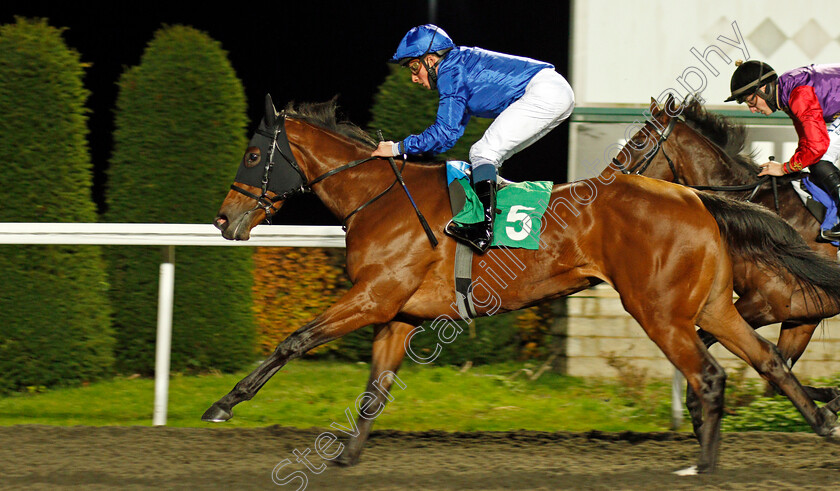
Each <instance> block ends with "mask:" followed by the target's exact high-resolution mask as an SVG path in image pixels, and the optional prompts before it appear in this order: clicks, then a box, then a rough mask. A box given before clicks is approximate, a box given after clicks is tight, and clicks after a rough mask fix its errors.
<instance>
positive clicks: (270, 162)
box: [230, 113, 438, 247]
mask: <svg viewBox="0 0 840 491" xmlns="http://www.w3.org/2000/svg"><path fill="white" fill-rule="evenodd" d="M280 118H281V120H280V122H279V124H277V125H275V128H274V130H273V131H272V132H267V131H264V130H262V129H257V133H258V134H260V135H262V136H264V137H266V138H269V139H270V140H271V150H270V152H269V155H268V159H267V160H266V163H265V167H264V169H263V174H262V178H261V183H260V184H261V194H260V195H259V196H258V195H256V194H254V193H252V192H250V191H248V190H246V189H243V188H241V187H239V186H237V185H236V184H232V185H231V186H230V188H231V189H232V190H234V191H236V192H238V193H240V194H243V195H245V196H248V197H249V198H252V199H254V200H256V202H257V204H256V206H254V208H253V209H252V210H251V211H252V212H253V211H256V210H259V209H260V208H262V209H263V210H264V211H265V220H266V223H268V224H271V218H272V217H273V216H274V214H276V213H277V211H278V210H276V209H275V208H274V205H275V204H276V203H277V202H279V201H283V200H285V199H288V198H289V197H291V196H294V195H296V194H301V193H310V192H312V186H314V185H315V184H318V183H319V182H321V181H323V180H325V179H327V178H329V177H332V176H334V175H336V174H338V173H340V172H343V171H346V170H348V169H352V168H354V167H356V166H359V165H362V164H364V163H366V162H370V161H371V160H379V157H368V158H365V159H361V160H354V161H352V162H349V163H347V164H344V165H342V166H340V167H336V168H335V169H332V170H330V171H327V172H325V173H324V174H321V175H320V176H318V177H316V178H315V179H313V180H311V181H309V180H308V179H307V178H306V174H304V172H303V170H302V169H301V168H300V166H299V165H298V164H297V162H296V161H295V158H294V155H292V152H291V147H290V144H289V139H288V137H287V136H286V132H285V131H284V130H285V114H284V113H280ZM281 136H282V139H281V138H280V137H281ZM283 148H286V149H288V155H286V153H287V152H284V151H283ZM275 152H276V153H277V154H279V155H280V156H281V157H283V160H284V161H285V163H286V164H288V165H289V166H290V167H291V168H292V169H293V170H294V171H295V172H296V173H297V174H298V176H300V180H301V182H302V183H303V184H302V185H300V186H299V187H294V188H292V189H289V190H288V191H285V192H282V193H275V196H274V197H269V196H268V191H272V190H270V189H269V180H270V176H271V172H272V169H274V166H275V162H274V155H275ZM389 161H390V164H391V168H392V169H393V171H394V174H395V175H396V179H394V182H392V183H391V184H390V185H389V186H388V187H387V188H385V190H384V191H382V192H381V193H379V194H377V195H376V196H374V197H373V198H371V199H369V200H368V201H366V202H365V203H363V204H362V205H360V206H358V207H357V208H356V209H355V210H353V211H351V212H350V213H349V214H348V215H347V216H346V217H344V219H343V220H342V221H341V229H342V230H344V231H347V222H348V221H349V220H350V218H351V217H352V216H353V215H355V214H356V213H358V212H360V211H362V210H363V209H365V208H366V207H367V206H368V205H370V204H372V203H373V202H375V201H376V200H378V199H379V198H381V197H383V196H385V194H387V193H388V192H389V191H390V190H391V189H392V188H393V187H394V186H395V185H396V184H397V183H400V184H402V187H403V189H404V190H405V193H406V195H407V196H408V199H409V200H410V201H411V205H412V206H413V207H414V211H415V212H416V213H417V217H418V218H419V219H420V223H421V225H422V226H423V229H424V230H425V231H426V235H427V236H428V238H429V242H431V244H432V247H436V246H437V244H438V241H437V239H436V238H435V236H434V234H433V233H432V231H431V229H430V228H429V224H428V223H427V222H426V219H425V217H423V214H422V213H420V210H419V209H418V208H417V205H416V204H415V203H414V199H413V198H412V197H411V194H410V193H409V192H408V188H407V187H406V185H405V182H404V181H403V179H402V174H401V172H402V171H403V170H405V164H406V162H405V160H403V163H402V167H401V168H400V169H398V168H397V165H396V163H395V162H394V159H393V158H390V159H389ZM272 192H274V191H272Z"/></svg>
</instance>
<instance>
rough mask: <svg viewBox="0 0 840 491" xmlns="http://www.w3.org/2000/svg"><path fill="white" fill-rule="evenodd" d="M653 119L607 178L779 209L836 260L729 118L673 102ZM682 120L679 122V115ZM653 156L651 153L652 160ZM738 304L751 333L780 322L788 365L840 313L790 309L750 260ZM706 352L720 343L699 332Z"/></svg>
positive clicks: (782, 291) (654, 110) (830, 393)
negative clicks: (638, 179)
mask: <svg viewBox="0 0 840 491" xmlns="http://www.w3.org/2000/svg"><path fill="white" fill-rule="evenodd" d="M650 111H651V115H652V120H651V121H646V123H645V126H644V127H643V128H641V129H640V130H639V131H638V132H637V133H636V134H635V135H634V136H633V138H631V140H630V141H629V142H628V143H627V145H625V147H624V148H623V149H622V150H621V151H620V152H619V155H618V156H617V157H616V160H614V161H613V164H611V165H610V166H609V167H608V168H607V170H605V171H604V173H603V174H602V175H604V176H609V175H612V174H615V173H618V172H620V171H621V170H622V169H623V170H624V171H625V172H629V173H634V174H639V175H644V176H647V177H653V178H655V179H661V180H665V181H670V182H676V183H679V184H684V185H687V186H690V187H695V188H701V189H703V188H713V189H715V190H716V191H717V192H722V193H724V194H725V195H729V196H730V197H733V198H736V199H741V200H747V199H749V200H750V201H752V202H755V203H758V204H761V205H763V206H765V207H767V208H768V209H771V210H776V211H777V213H778V214H779V215H780V216H781V217H782V218H784V219H785V220H786V221H787V222H788V223H789V224H790V225H791V226H793V228H794V229H796V231H797V232H799V234H800V235H801V236H802V237H803V238H804V239H805V242H806V243H807V244H808V245H809V246H810V247H811V248H812V249H813V250H814V251H816V252H817V253H818V254H820V255H821V256H823V257H825V258H827V259H831V260H833V259H835V258H836V255H837V248H836V247H834V246H833V245H831V244H829V243H826V242H818V241H817V237H818V236H819V225H820V224H819V222H818V221H817V219H816V218H814V216H813V215H812V214H811V213H810V212H809V211H808V210H807V209H806V208H805V206H803V204H802V200H801V199H800V198H799V196H798V195H797V193H796V191H794V190H793V188H792V186H790V185H789V182H790V177H787V176H785V177H783V178H779V179H778V181H779V182H778V183H773V181H772V180H770V179H769V178H767V177H765V178H764V179H759V178H757V174H758V171H759V169H758V166H757V165H756V164H755V163H753V162H752V159H751V158H750V157H748V156H745V155H743V154H742V152H743V149H744V144H745V138H746V129H745V128H744V127H743V126H737V125H734V124H732V123H731V122H729V121H727V120H726V118H724V117H722V116H720V115H715V114H712V113H708V112H707V111H706V110H705V109H703V107H702V105H700V103H699V102H697V101H696V100H695V101H692V102H691V103H690V104H687V105H683V106H677V105H676V104H675V102H674V99H673V97H669V98H668V99H667V100H666V101H665V104H664V106H663V107H662V108H660V107H659V106H658V104H657V103H656V102H655V101H654V100H651V106H650ZM678 115H679V116H681V117H678ZM651 154H652V155H651ZM733 261H734V263H735V272H734V279H735V285H734V286H735V291H736V292H737V293H738V295H739V296H740V298H739V299H738V301H737V302H736V303H735V306H736V307H737V308H738V312H740V314H741V316H742V317H744V319H745V320H746V321H747V322H749V323H750V325H751V326H753V328H758V327H761V326H766V325H768V324H774V323H777V322H781V323H782V328H781V332H780V335H779V340H778V348H779V351H780V352H781V354H782V357H783V358H784V359H785V360H786V361H787V362H788V364H789V365H790V366H793V364H794V363H796V361H797V360H798V359H799V358H800V357H801V356H802V353H804V351H805V348H806V347H807V346H808V343H809V342H810V340H811V337H812V335H813V333H814V331H815V330H816V328H817V326H818V325H819V322H820V320H821V319H822V318H826V317H831V316H833V315H836V314H838V313H840V311H838V310H836V309H832V308H829V306H826V309H825V315H824V316H823V317H820V318H816V319H815V318H813V316H812V315H811V313H810V312H808V311H807V310H806V309H804V308H802V307H804V306H801V305H800V306H797V305H796V304H792V303H791V302H790V301H789V298H788V293H789V290H788V287H787V285H779V284H777V283H775V282H772V281H769V282H768V281H767V275H766V274H764V272H762V271H761V270H760V269H756V268H754V267H752V265H751V264H750V263H749V262H743V261H739V260H738V258H733ZM701 339H703V340H704V342H705V344H706V346H707V347H708V346H711V345H712V344H714V342H715V339H714V337H713V336H709V335H708V334H707V333H704V332H703V331H701ZM806 390H807V391H808V394H809V396H811V397H812V398H814V399H815V400H818V401H821V402H829V401H832V400H834V399H836V398H837V397H838V396H840V390H837V389H835V388H812V387H806Z"/></svg>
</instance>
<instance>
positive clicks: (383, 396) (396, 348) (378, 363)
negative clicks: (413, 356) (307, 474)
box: [334, 321, 414, 465]
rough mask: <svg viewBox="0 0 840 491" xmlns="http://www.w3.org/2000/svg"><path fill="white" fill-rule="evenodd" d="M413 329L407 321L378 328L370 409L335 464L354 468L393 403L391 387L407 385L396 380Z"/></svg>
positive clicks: (368, 392)
mask: <svg viewBox="0 0 840 491" xmlns="http://www.w3.org/2000/svg"><path fill="white" fill-rule="evenodd" d="M412 329H414V326H413V325H412V324H407V323H405V322H399V321H392V322H389V323H388V324H384V325H379V326H376V330H375V332H374V338H373V357H372V360H371V365H370V379H369V380H368V383H367V390H366V392H365V396H366V397H367V398H368V399H366V401H365V403H366V405H365V406H364V407H366V408H368V409H362V410H360V411H359V417H358V419H357V422H356V428H357V430H358V432H357V433H356V434H355V435H354V436H351V437H350V439H349V440H348V441H347V445H346V446H345V448H344V451H343V452H342V453H341V455H340V456H339V457H338V458H337V459H336V460H335V461H334V462H335V463H336V464H339V465H355V464H356V463H357V462H358V461H359V456H360V455H361V454H362V449H363V447H364V445H365V442H367V439H368V436H369V435H370V430H371V427H373V422H374V421H375V419H376V417H377V416H379V414H380V413H381V412H382V410H383V409H384V408H385V404H387V403H388V401H392V400H394V396H392V395H391V392H390V391H391V387H392V385H393V384H394V383H395V382H396V384H397V386H398V387H399V388H400V389H405V384H404V383H403V382H402V381H401V380H399V378H398V377H397V371H398V370H399V368H400V365H401V364H402V361H403V358H404V357H405V340H406V338H407V337H408V335H409V334H410V333H411V331H412Z"/></svg>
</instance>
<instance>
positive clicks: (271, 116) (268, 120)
mask: <svg viewBox="0 0 840 491" xmlns="http://www.w3.org/2000/svg"><path fill="white" fill-rule="evenodd" d="M276 121H277V110H276V109H274V102H272V100H271V94H266V95H265V124H267V125H268V126H269V127H272V126H274V123H275V122H276Z"/></svg>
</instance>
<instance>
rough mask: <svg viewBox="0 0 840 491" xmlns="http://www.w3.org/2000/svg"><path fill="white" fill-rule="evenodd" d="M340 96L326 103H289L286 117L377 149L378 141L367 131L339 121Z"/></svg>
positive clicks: (347, 122)
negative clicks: (337, 101) (338, 100)
mask: <svg viewBox="0 0 840 491" xmlns="http://www.w3.org/2000/svg"><path fill="white" fill-rule="evenodd" d="M337 98H338V96H336V97H333V98H332V99H330V100H328V101H326V102H301V103H295V102H294V101H292V102H289V104H288V105H286V108H285V112H286V115H287V116H289V117H292V118H295V119H300V120H303V121H306V122H307V123H310V124H312V125H315V126H318V127H319V128H323V129H325V130H329V131H332V132H334V133H338V134H339V135H343V136H346V137H348V138H351V139H353V140H356V141H358V142H360V143H362V144H364V145H365V146H368V147H371V148H376V140H374V139H373V138H372V137H371V136H370V135H369V134H368V133H367V132H366V131H365V130H363V129H361V128H359V127H358V126H356V125H355V124H353V123H351V122H349V121H339V120H338V116H337V115H336V113H337V109H338V104H337V103H336V99H337Z"/></svg>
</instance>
